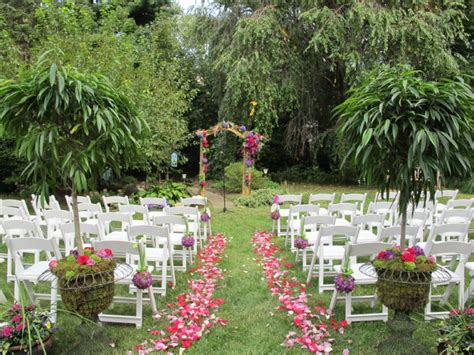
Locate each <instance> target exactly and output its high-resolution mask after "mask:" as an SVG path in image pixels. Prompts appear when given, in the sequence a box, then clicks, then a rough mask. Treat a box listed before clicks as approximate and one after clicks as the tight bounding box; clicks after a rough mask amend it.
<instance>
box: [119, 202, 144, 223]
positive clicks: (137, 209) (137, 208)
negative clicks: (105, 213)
mask: <svg viewBox="0 0 474 355" xmlns="http://www.w3.org/2000/svg"><path fill="white" fill-rule="evenodd" d="M118 209H119V212H120V213H128V214H129V215H130V217H131V218H132V219H133V217H134V216H135V215H136V214H137V213H139V214H141V215H142V216H143V219H142V220H143V223H146V224H149V223H150V216H149V214H148V208H147V207H146V206H142V205H119V206H118Z"/></svg>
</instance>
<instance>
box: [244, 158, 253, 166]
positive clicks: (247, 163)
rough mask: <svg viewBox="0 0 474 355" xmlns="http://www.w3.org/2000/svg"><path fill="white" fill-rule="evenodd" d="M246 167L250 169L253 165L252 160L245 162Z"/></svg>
mask: <svg viewBox="0 0 474 355" xmlns="http://www.w3.org/2000/svg"><path fill="white" fill-rule="evenodd" d="M245 165H247V167H250V166H251V165H252V160H250V159H247V160H246V161H245Z"/></svg>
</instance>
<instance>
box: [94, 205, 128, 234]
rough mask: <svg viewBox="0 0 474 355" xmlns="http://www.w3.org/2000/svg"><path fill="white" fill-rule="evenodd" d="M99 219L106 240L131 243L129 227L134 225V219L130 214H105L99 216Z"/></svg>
mask: <svg viewBox="0 0 474 355" xmlns="http://www.w3.org/2000/svg"><path fill="white" fill-rule="evenodd" d="M98 219H99V228H101V229H102V236H103V238H104V240H118V241H129V239H128V233H127V227H128V226H130V225H132V218H131V217H130V215H129V214H128V213H120V212H105V213H101V214H99V216H98ZM118 224H120V227H118V228H117V225H118Z"/></svg>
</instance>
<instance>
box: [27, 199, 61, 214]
mask: <svg viewBox="0 0 474 355" xmlns="http://www.w3.org/2000/svg"><path fill="white" fill-rule="evenodd" d="M31 205H32V206H33V209H34V210H35V212H36V214H37V215H38V216H40V215H41V211H43V210H59V209H61V207H60V206H59V202H58V201H57V200H56V197H54V195H50V196H49V198H46V199H45V200H44V201H43V200H42V199H41V198H40V196H36V195H35V194H32V195H31Z"/></svg>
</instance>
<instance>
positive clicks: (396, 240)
mask: <svg viewBox="0 0 474 355" xmlns="http://www.w3.org/2000/svg"><path fill="white" fill-rule="evenodd" d="M418 229H419V228H418V227H416V226H406V228H405V237H406V241H407V243H408V245H409V246H414V245H415V244H416V237H417V235H418ZM401 234H402V227H401V226H400V225H398V226H392V227H384V228H382V229H381V230H380V233H379V235H378V236H377V241H378V242H383V243H390V244H397V245H400V236H401Z"/></svg>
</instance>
